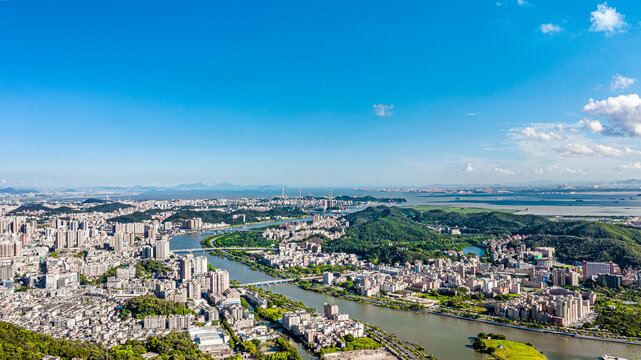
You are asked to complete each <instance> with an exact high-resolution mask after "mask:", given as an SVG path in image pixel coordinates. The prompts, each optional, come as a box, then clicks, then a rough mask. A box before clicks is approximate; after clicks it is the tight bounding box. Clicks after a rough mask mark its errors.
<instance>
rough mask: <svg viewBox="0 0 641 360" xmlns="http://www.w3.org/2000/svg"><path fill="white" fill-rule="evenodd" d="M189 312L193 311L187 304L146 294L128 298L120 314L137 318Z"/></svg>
mask: <svg viewBox="0 0 641 360" xmlns="http://www.w3.org/2000/svg"><path fill="white" fill-rule="evenodd" d="M189 313H193V311H191V310H189V309H188V308H187V306H186V305H185V304H181V303H175V302H173V301H169V300H165V299H159V298H157V297H156V296H154V295H145V296H136V297H134V298H131V299H129V300H127V302H126V303H125V305H124V306H123V308H122V312H121V314H120V316H121V317H123V318H124V317H127V315H130V314H131V316H133V317H134V318H136V319H144V318H145V317H147V316H153V315H172V314H178V315H184V314H189Z"/></svg>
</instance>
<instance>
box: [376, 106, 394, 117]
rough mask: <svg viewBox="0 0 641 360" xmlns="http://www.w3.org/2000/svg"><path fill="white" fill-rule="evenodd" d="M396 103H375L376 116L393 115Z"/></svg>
mask: <svg viewBox="0 0 641 360" xmlns="http://www.w3.org/2000/svg"><path fill="white" fill-rule="evenodd" d="M393 109H394V105H393V104H392V105H383V104H374V113H375V114H376V116H392V115H393V114H394V113H393V112H392V110H393Z"/></svg>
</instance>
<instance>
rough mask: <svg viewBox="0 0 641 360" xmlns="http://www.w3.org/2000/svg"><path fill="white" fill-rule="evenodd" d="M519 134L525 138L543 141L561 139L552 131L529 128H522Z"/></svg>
mask: <svg viewBox="0 0 641 360" xmlns="http://www.w3.org/2000/svg"><path fill="white" fill-rule="evenodd" d="M519 134H520V135H521V136H523V137H526V138H530V139H538V140H543V141H550V140H561V139H563V136H562V135H560V134H558V133H555V132H554V131H544V130H537V129H535V128H533V127H531V126H528V127H526V128H524V129H523V130H521V132H520V133H519Z"/></svg>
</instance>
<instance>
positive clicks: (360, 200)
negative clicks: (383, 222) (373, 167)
mask: <svg viewBox="0 0 641 360" xmlns="http://www.w3.org/2000/svg"><path fill="white" fill-rule="evenodd" d="M336 200H340V201H353V202H355V203H364V202H381V203H395V204H399V203H404V202H407V200H406V199H405V198H377V197H373V196H370V195H366V196H347V195H341V196H338V197H336Z"/></svg>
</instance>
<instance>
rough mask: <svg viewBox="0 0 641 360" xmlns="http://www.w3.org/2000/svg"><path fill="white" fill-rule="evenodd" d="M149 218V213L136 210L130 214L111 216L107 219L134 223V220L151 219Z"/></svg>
mask: <svg viewBox="0 0 641 360" xmlns="http://www.w3.org/2000/svg"><path fill="white" fill-rule="evenodd" d="M151 219H152V217H151V216H150V215H149V214H147V213H144V212H140V211H136V212H133V213H131V214H127V215H122V216H117V217H114V218H111V219H109V221H111V222H117V223H125V224H127V223H135V222H141V221H143V220H151Z"/></svg>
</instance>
